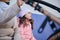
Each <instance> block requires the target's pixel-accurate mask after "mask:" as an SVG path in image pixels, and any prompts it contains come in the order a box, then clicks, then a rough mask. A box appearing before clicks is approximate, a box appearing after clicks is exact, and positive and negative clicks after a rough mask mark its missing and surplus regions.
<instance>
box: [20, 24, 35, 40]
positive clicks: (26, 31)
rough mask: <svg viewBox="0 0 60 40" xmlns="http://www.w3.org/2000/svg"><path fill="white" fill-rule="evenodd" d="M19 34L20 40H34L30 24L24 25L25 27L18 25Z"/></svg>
mask: <svg viewBox="0 0 60 40" xmlns="http://www.w3.org/2000/svg"><path fill="white" fill-rule="evenodd" d="M20 34H21V38H22V40H36V39H35V38H34V36H33V33H32V29H31V24H28V25H26V27H24V26H23V24H22V25H20Z"/></svg>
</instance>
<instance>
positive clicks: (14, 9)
mask: <svg viewBox="0 0 60 40" xmlns="http://www.w3.org/2000/svg"><path fill="white" fill-rule="evenodd" d="M19 11H20V8H19V7H18V6H17V4H14V5H12V6H10V7H9V8H8V9H7V10H5V11H4V12H3V13H1V12H0V25H2V24H4V23H6V22H8V21H9V20H11V19H12V18H13V17H14V16H15V15H16V14H17V13H18V12H19Z"/></svg>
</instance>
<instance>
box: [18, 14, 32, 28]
mask: <svg viewBox="0 0 60 40" xmlns="http://www.w3.org/2000/svg"><path fill="white" fill-rule="evenodd" d="M19 19H20V20H19V26H20V25H21V24H23V23H25V20H26V19H27V18H26V17H25V15H24V16H23V17H19ZM29 22H30V23H31V26H32V27H31V28H32V29H33V20H32V19H29Z"/></svg>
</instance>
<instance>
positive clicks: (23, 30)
mask: <svg viewBox="0 0 60 40" xmlns="http://www.w3.org/2000/svg"><path fill="white" fill-rule="evenodd" d="M20 13H21V14H20V17H19V28H20V34H21V38H22V40H36V39H35V38H34V36H33V33H32V30H33V20H32V19H31V13H30V10H28V9H27V8H22V10H21V11H20Z"/></svg>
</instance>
